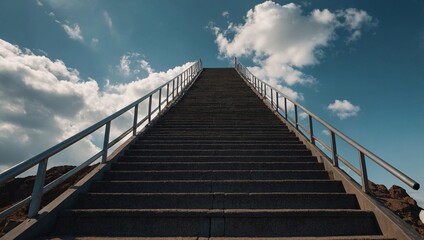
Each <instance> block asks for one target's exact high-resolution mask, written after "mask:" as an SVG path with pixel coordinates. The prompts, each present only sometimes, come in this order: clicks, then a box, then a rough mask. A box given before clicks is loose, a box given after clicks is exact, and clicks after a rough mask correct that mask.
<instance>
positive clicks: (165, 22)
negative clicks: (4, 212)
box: [0, 0, 424, 206]
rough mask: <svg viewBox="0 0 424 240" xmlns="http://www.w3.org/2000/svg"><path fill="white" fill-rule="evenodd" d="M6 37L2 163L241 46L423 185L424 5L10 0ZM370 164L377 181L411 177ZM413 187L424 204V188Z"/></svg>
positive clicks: (264, 71) (1, 33) (216, 62)
mask: <svg viewBox="0 0 424 240" xmlns="http://www.w3.org/2000/svg"><path fill="white" fill-rule="evenodd" d="M290 3H294V4H290ZM0 39H1V44H0V101H1V102H2V103H0V133H1V136H0V150H1V152H2V153H3V156H5V159H4V160H3V159H1V162H0V166H1V168H2V169H6V168H7V167H10V166H11V165H13V164H16V163H17V162H19V161H22V160H24V159H26V158H28V157H30V156H32V155H34V154H36V153H38V152H40V151H42V150H44V149H46V148H48V147H49V146H51V145H53V144H55V143H57V142H59V141H60V140H63V139H64V138H66V137H68V136H70V135H72V134H73V133H75V132H78V131H79V130H82V129H84V127H87V126H89V125H90V124H92V123H94V122H96V120H99V119H100V118H102V117H105V116H107V115H108V114H110V113H112V112H114V111H116V110H118V109H119V108H120V107H122V106H123V105H125V104H126V103H129V102H131V101H132V100H134V99H136V98H137V97H138V96H140V95H143V94H145V93H146V92H148V91H149V90H151V89H153V88H154V87H155V86H157V85H159V84H160V83H162V82H164V81H166V79H170V78H172V77H173V76H175V75H177V74H178V72H180V71H181V70H182V69H183V68H184V67H187V66H188V65H189V64H190V63H191V62H193V61H195V60H196V59H199V58H201V59H202V60H203V62H204V65H205V67H229V66H232V58H233V57H234V56H237V57H240V59H241V61H242V62H243V63H245V64H246V65H247V66H249V67H250V69H251V70H252V71H253V72H254V73H256V74H257V75H258V76H260V77H261V78H263V79H264V80H266V81H267V82H269V83H270V84H273V85H274V86H277V87H279V88H280V89H281V90H282V91H283V92H285V93H287V94H288V95H290V96H291V97H294V98H295V99H296V100H297V101H299V102H300V103H301V104H303V105H304V106H305V107H307V108H308V109H310V110H311V111H312V112H314V113H316V114H317V115H318V116H320V117H322V118H323V119H325V120H326V121H328V122H329V123H330V124H332V125H333V126H335V127H336V128H338V129H340V130H341V131H342V132H344V133H346V134H347V135H348V136H350V137H351V138H353V139H354V140H356V141H357V142H359V143H360V144H362V145H364V146H365V147H367V148H368V149H370V150H371V151H373V152H374V153H376V154H377V155H379V156H380V157H382V158H383V159H385V160H386V161H388V162H390V163H392V164H393V165H395V166H396V167H398V168H399V169H400V170H402V171H404V172H406V173H408V174H409V175H410V176H411V177H413V178H414V179H416V180H418V181H419V182H420V183H421V184H424V174H423V173H424V108H423V107H422V105H423V103H424V72H423V70H422V69H424V3H423V2H422V1H418V0H408V1H382V0H381V1H380V0H374V1H331V2H329V1H293V2H292V1H275V2H271V3H270V2H268V3H263V2H262V1H214V2H213V4H206V2H200V1H194V0H193V1H189V0H184V1H171V0H169V1H165V0H160V1H67V0H56V1H53V0H51V1H50V0H39V1H36V0H33V1H29V0H26V1H11V0H7V1H3V2H2V3H1V7H0ZM39 66H43V67H39ZM28 69H29V70H28ZM46 79H47V80H46ZM93 102H96V104H92V103H93ZM52 103H57V104H52ZM89 103H91V104H89ZM61 104H62V105H63V104H65V105H67V107H66V108H63V107H62V105H61ZM64 125H66V126H67V127H65V128H64V127H63V126H64ZM321 135H322V137H324V138H325V137H326V136H325V133H323V132H321ZM17 136H20V137H17ZM85 143H86V145H87V146H88V147H85V148H83V149H85V150H86V151H87V152H95V150H96V149H97V146H96V144H97V142H96V136H93V139H88V140H87V141H86V142H85ZM355 154H356V153H352V152H349V151H348V150H347V153H346V155H347V156H351V157H356V155H355ZM65 159H66V158H65ZM72 159H74V158H72ZM352 161H353V162H356V159H352ZM64 162H66V161H65V160H63V161H62V162H58V164H59V163H64ZM369 168H370V169H369V170H370V171H371V173H370V175H371V180H374V181H375V182H379V183H385V184H386V185H388V186H389V187H390V186H391V185H392V184H398V185H401V186H403V187H405V186H404V185H403V184H401V183H400V182H398V181H396V180H395V179H393V178H392V177H388V176H387V174H385V173H384V172H382V171H380V170H378V168H376V167H373V166H372V164H371V165H370V166H369ZM409 193H411V194H413V195H414V196H415V197H416V198H417V199H418V200H419V201H420V204H421V206H423V205H424V191H422V190H421V191H419V192H414V191H409Z"/></svg>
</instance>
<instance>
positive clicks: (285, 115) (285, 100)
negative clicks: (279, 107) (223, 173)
mask: <svg viewBox="0 0 424 240" xmlns="http://www.w3.org/2000/svg"><path fill="white" fill-rule="evenodd" d="M287 112H288V111H287V98H286V97H284V118H285V119H286V120H287V114H288V113H287Z"/></svg>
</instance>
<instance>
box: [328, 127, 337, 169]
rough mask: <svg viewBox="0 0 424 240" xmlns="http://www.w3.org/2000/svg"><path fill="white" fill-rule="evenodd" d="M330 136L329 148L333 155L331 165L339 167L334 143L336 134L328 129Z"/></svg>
mask: <svg viewBox="0 0 424 240" xmlns="http://www.w3.org/2000/svg"><path fill="white" fill-rule="evenodd" d="M330 137H331V149H332V155H333V156H332V157H333V166H335V167H339V158H338V157H337V145H336V135H335V134H334V132H333V131H331V130H330Z"/></svg>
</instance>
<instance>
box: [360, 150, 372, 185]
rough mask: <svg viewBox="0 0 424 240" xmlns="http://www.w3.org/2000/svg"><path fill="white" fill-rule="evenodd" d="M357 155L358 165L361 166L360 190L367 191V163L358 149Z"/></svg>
mask: <svg viewBox="0 0 424 240" xmlns="http://www.w3.org/2000/svg"><path fill="white" fill-rule="evenodd" d="M358 157H359V165H360V166H361V181H362V191H364V192H365V193H368V192H369V188H368V173H367V165H366V163H365V156H364V153H362V152H361V151H359V150H358Z"/></svg>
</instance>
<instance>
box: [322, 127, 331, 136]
mask: <svg viewBox="0 0 424 240" xmlns="http://www.w3.org/2000/svg"><path fill="white" fill-rule="evenodd" d="M322 134H324V135H326V136H330V131H328V130H327V129H324V130H322Z"/></svg>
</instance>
